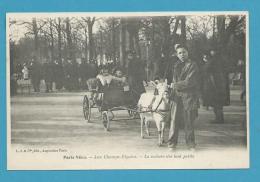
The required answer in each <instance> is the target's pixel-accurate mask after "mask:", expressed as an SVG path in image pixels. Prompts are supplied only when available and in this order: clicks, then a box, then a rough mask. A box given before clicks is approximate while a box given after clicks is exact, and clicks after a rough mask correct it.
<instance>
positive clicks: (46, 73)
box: [43, 59, 53, 93]
mask: <svg viewBox="0 0 260 182" xmlns="http://www.w3.org/2000/svg"><path fill="white" fill-rule="evenodd" d="M43 78H44V81H45V84H46V90H45V92H46V93H48V92H51V91H52V82H53V63H51V61H50V60H49V59H46V62H45V63H44V64H43Z"/></svg>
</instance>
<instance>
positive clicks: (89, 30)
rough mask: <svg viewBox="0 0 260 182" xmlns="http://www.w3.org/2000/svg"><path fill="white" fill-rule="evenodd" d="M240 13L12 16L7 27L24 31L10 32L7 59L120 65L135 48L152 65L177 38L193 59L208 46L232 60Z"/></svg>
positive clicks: (242, 26)
mask: <svg viewBox="0 0 260 182" xmlns="http://www.w3.org/2000/svg"><path fill="white" fill-rule="evenodd" d="M245 18H246V17H245V16H243V15H217V16H211V15H203V16H198V15H187V16H151V17H147V16H145V17H108V18H105V17H104V18H100V17H57V18H36V17H34V18H31V20H30V21H25V20H20V19H17V20H16V19H15V18H12V19H10V21H9V27H10V28H12V27H14V26H15V27H17V29H18V30H19V27H23V28H24V29H25V34H24V36H22V37H19V40H14V39H13V37H12V36H13V35H10V55H11V62H27V61H29V60H30V59H32V58H35V59H37V60H38V61H41V60H42V59H50V60H51V61H54V60H58V61H60V62H62V60H63V59H64V60H67V59H70V60H73V61H75V60H76V59H77V58H81V59H82V60H83V61H88V62H95V63H96V62H97V61H98V60H99V61H100V62H101V63H102V62H105V61H114V62H117V63H118V64H120V65H121V66H123V65H124V62H125V52H126V51H127V50H135V51H136V53H137V55H138V56H139V58H140V59H141V60H146V61H147V62H148V64H149V65H152V64H153V63H155V62H156V61H158V60H159V58H160V56H161V55H162V54H164V56H166V57H170V56H171V55H172V54H173V51H172V50H173V47H174V45H175V44H177V43H183V44H186V45H188V47H189V48H190V52H191V55H192V57H193V59H194V60H196V61H199V60H200V59H201V58H202V55H203V53H204V52H205V51H206V50H207V49H209V47H214V49H217V50H218V51H219V52H220V53H221V54H222V55H223V56H224V57H225V58H226V60H227V61H228V64H229V66H231V67H232V65H235V64H236V62H237V60H238V59H243V60H244V59H245V46H246V19H245Z"/></svg>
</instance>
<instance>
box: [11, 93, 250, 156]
mask: <svg viewBox="0 0 260 182" xmlns="http://www.w3.org/2000/svg"><path fill="white" fill-rule="evenodd" d="M84 94H85V93H84V92H62V93H48V94H47V93H31V94H23V95H17V96H14V97H12V98H11V121H9V122H11V143H12V145H13V146H36V147H37V146H41V147H42V146H46V147H48V146H65V147H73V148H74V147H75V148H77V147H86V148H91V149H95V150H97V151H106V150H111V149H120V150H133V151H137V152H138V151H140V152H147V151H151V150H152V151H165V150H167V145H166V144H165V145H164V146H162V147H158V146H157V132H156V127H155V124H154V123H153V124H152V125H151V136H146V137H145V138H144V139H142V138H141V137H140V121H139V120H138V119H135V120H127V118H128V113H127V112H126V111H116V112H115V115H116V119H118V120H117V121H112V122H111V126H110V127H111V131H110V132H106V131H104V128H103V125H102V121H101V115H100V113H99V112H98V110H97V109H93V110H92V119H91V122H90V123H87V122H86V121H85V120H84V117H83V112H82V101H83V96H84ZM239 94H240V90H239V89H232V90H231V106H228V107H225V108H224V115H225V123H224V124H212V123H211V121H212V120H213V119H214V115H213V111H212V109H211V108H210V109H209V110H206V109H205V108H200V110H199V118H198V119H197V120H196V122H195V137H196V143H197V147H196V148H197V150H202V151H203V150H221V149H227V148H245V147H246V145H247V144H246V141H247V138H246V131H247V129H246V125H247V124H246V107H245V103H242V102H241V101H240V100H239ZM167 135H168V129H167V130H166V133H165V138H166V139H167ZM185 149H186V145H185V140H184V132H183V131H181V132H180V137H179V145H178V150H185Z"/></svg>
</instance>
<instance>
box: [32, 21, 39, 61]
mask: <svg viewBox="0 0 260 182" xmlns="http://www.w3.org/2000/svg"><path fill="white" fill-rule="evenodd" d="M32 26H33V34H34V54H35V55H34V56H35V57H36V58H38V57H39V37H38V32H39V31H38V27H37V21H36V18H33V19H32Z"/></svg>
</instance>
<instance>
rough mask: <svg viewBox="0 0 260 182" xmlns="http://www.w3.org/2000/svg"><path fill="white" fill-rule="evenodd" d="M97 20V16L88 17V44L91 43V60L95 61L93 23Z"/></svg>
mask: <svg viewBox="0 0 260 182" xmlns="http://www.w3.org/2000/svg"><path fill="white" fill-rule="evenodd" d="M94 22H95V17H94V18H92V19H91V18H88V19H87V24H88V41H89V42H88V45H89V60H90V61H93V58H94V51H95V47H94V41H93V25H94Z"/></svg>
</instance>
